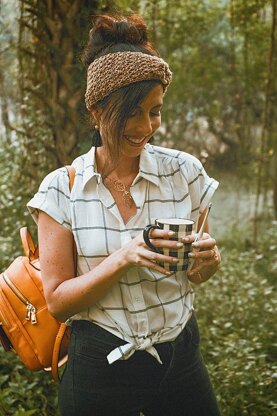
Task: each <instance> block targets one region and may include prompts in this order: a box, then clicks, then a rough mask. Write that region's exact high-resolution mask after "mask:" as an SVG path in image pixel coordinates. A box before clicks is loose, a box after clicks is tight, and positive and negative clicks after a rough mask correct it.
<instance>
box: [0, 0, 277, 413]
mask: <svg viewBox="0 0 277 416" xmlns="http://www.w3.org/2000/svg"><path fill="white" fill-rule="evenodd" d="M276 8H277V5H276V0H219V1H215V0H196V1H189V0H179V1H178V0H171V1H169V0H154V1H146V0H144V1H142V0H136V1H123V0H122V1H120V0H118V1H116V0H114V1H97V0H84V1H77V0H71V1H70V0H0V166H1V175H0V270H3V269H4V268H5V267H6V266H7V265H8V264H9V262H10V261H11V259H12V258H14V257H15V256H17V255H19V254H20V253H21V252H22V250H21V246H20V239H19V228H20V227H21V226H23V225H26V224H27V225H28V226H29V227H30V229H31V230H32V231H33V233H34V234H35V226H34V224H33V223H32V220H31V219H30V218H29V216H28V214H27V211H26V208H25V205H26V202H27V201H28V200H29V199H30V197H31V196H32V195H33V193H34V192H36V190H37V188H38V185H39V183H40V182H41V180H42V178H43V177H44V176H45V175H46V174H47V173H48V172H50V171H51V170H53V169H55V168H57V167H59V166H63V165H64V164H67V163H69V162H70V161H72V160H73V159H74V158H75V157H76V156H78V155H79V154H81V153H84V152H86V151H87V150H88V149H89V148H90V146H91V138H92V133H91V127H90V124H89V118H88V113H87V111H86V109H85V105H84V91H85V87H86V70H85V68H84V67H83V65H82V63H81V59H80V55H81V52H82V49H83V47H84V45H85V43H86V40H87V37H88V31H89V28H90V20H91V16H92V15H93V14H96V13H110V12H120V13H130V12H138V13H140V14H142V15H143V16H144V18H145V20H146V22H147V23H148V26H149V36H150V39H151V40H152V42H153V43H154V45H156V46H157V47H158V50H159V52H160V54H161V56H162V57H163V58H164V59H165V60H167V61H168V63H169V65H170V67H171V69H172V70H173V73H174V82H173V83H172V85H171V86H170V88H169V91H168V93H167V95H166V99H165V105H164V108H163V113H162V118H163V122H162V127H161V129H160V130H159V132H158V133H157V135H156V136H155V144H157V145H161V146H168V147H172V148H177V149H180V150H183V151H186V152H189V153H192V154H194V155H196V156H197V157H198V158H200V159H201V161H202V163H203V164H204V166H205V168H206V170H207V171H208V172H209V174H210V175H211V176H214V177H215V178H217V179H218V180H219V181H220V187H219V189H218V191H217V193H216V195H215V198H214V203H213V208H212V212H211V233H212V235H213V236H215V238H216V239H217V241H218V244H219V246H220V248H221V251H222V257H223V262H222V267H221V270H220V271H219V272H218V273H217V274H216V276H214V277H213V279H211V280H210V281H209V282H207V283H206V284H204V285H201V286H198V287H195V291H196V303H195V309H196V313H197V316H198V320H199V325H200V328H201V333H202V352H203V355H204V357H205V359H206V362H207V365H208V368H209V370H210V373H211V378H212V381H213V384H214V386H215V390H216V393H217V397H218V400H219V403H220V407H221V411H222V415H223V416H241V415H251V416H271V415H274V414H277V405H276V401H275V402H274V399H275V398H276V394H275V397H274V390H275V392H276V376H277V371H276V356H277V353H276V338H275V345H274V335H275V333H276V319H275V320H274V317H275V315H274V313H275V306H276V295H275V293H276V292H275V291H274V289H275V287H276V283H275V282H276V277H277V240H276V234H277V137H276V136H277V133H276V108H277V106H276V100H277V99H276V97H277V91H276ZM0 415H1V416H9V415H11V416H21V415H26V416H27V415H28V416H29V415H37V416H46V415H47V416H57V415H58V411H57V385H56V384H54V383H53V382H52V381H51V378H50V375H49V374H45V373H36V374H35V373H30V372H29V371H27V370H25V369H24V368H23V367H22V365H21V363H20V361H19V360H18V359H17V357H15V356H14V355H13V354H12V353H4V351H3V349H2V348H1V346H0ZM111 416H112V415H111ZM169 416H171V415H169Z"/></svg>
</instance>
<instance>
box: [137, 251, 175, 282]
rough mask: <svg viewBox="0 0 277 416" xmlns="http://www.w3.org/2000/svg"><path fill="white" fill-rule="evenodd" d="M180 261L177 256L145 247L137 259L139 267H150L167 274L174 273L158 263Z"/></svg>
mask: <svg viewBox="0 0 277 416" xmlns="http://www.w3.org/2000/svg"><path fill="white" fill-rule="evenodd" d="M178 262H179V260H178V259H177V258H176V257H172V256H165V255H163V254H160V253H156V252H154V251H151V250H148V249H144V248H143V249H141V250H140V252H139V253H138V255H137V257H136V260H135V264H136V265H137V266H139V267H149V268H151V269H153V270H156V271H158V272H160V273H162V274H167V275H169V274H172V272H169V271H168V270H166V269H165V268H164V267H162V266H160V265H159V264H157V263H169V264H177V263H178Z"/></svg>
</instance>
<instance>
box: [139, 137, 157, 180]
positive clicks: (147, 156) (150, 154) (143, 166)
mask: <svg viewBox="0 0 277 416" xmlns="http://www.w3.org/2000/svg"><path fill="white" fill-rule="evenodd" d="M139 176H141V177H142V178H145V179H147V180H148V181H150V182H152V183H154V184H155V185H157V186H158V185H159V171H158V162H157V158H156V157H155V150H154V148H153V146H152V145H151V144H149V143H147V144H146V145H145V146H144V149H143V151H142V152H141V155H140V162H139Z"/></svg>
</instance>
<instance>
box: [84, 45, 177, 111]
mask: <svg viewBox="0 0 277 416" xmlns="http://www.w3.org/2000/svg"><path fill="white" fill-rule="evenodd" d="M146 80H160V81H161V82H162V83H163V85H164V86H165V90H166V88H167V86H168V85H169V84H170V82H171V80H172V72H171V71H170V69H169V67H168V64H167V63H166V62H165V61H164V60H162V59H161V58H159V57H157V56H152V55H147V54H144V53H141V52H115V53H109V54H107V55H104V56H101V57H100V58H98V59H96V60H95V61H93V62H92V63H91V64H90V65H89V67H88V74H87V90H86V95H85V101H86V106H87V109H88V110H89V111H90V110H91V109H92V107H93V105H94V104H95V103H96V102H97V101H99V100H102V99H103V98H104V97H106V96H108V95H109V94H110V93H111V92H113V91H115V90H117V89H118V88H121V87H124V86H125V85H128V84H132V83H134V82H138V81H146Z"/></svg>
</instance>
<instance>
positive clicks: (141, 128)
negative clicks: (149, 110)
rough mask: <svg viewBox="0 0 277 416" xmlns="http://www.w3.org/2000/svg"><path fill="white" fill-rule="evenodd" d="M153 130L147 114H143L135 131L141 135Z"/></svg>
mask: <svg viewBox="0 0 277 416" xmlns="http://www.w3.org/2000/svg"><path fill="white" fill-rule="evenodd" d="M152 130H153V127H152V123H151V119H150V117H149V115H147V114H146V115H144V116H142V117H141V118H140V120H138V125H137V131H138V133H139V134H140V135H142V136H148V135H149V134H151V132H152Z"/></svg>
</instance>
